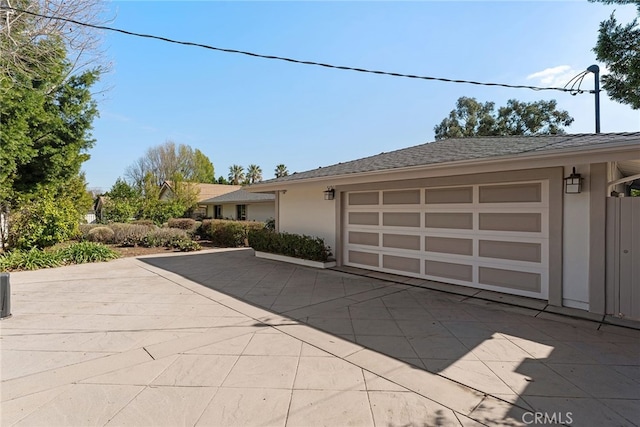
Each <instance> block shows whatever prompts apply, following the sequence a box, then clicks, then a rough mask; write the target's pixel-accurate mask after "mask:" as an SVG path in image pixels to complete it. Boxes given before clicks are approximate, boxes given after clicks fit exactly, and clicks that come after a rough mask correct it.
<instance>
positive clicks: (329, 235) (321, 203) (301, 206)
mask: <svg viewBox="0 0 640 427" xmlns="http://www.w3.org/2000/svg"><path fill="white" fill-rule="evenodd" d="M326 189H327V187H326V185H324V186H318V185H296V186H295V187H292V188H290V189H287V192H286V193H284V192H281V193H280V196H279V200H280V209H279V216H280V218H278V221H279V222H278V225H279V231H281V232H286V233H295V234H306V235H309V236H314V237H321V238H323V239H324V241H325V244H327V245H329V246H330V247H331V252H332V253H333V254H334V255H335V253H336V200H324V191H325V190H326ZM337 198H338V194H336V199H337Z"/></svg>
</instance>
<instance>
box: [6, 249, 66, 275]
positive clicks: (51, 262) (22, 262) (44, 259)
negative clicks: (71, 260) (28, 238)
mask: <svg viewBox="0 0 640 427" xmlns="http://www.w3.org/2000/svg"><path fill="white" fill-rule="evenodd" d="M60 265H62V261H61V259H60V256H59V254H58V253H57V252H52V251H43V250H41V249H38V248H35V247H34V248H31V249H30V250H28V251H26V250H22V249H14V250H12V251H10V252H7V253H4V254H2V255H0V271H14V270H37V269H39V268H49V267H58V266H60Z"/></svg>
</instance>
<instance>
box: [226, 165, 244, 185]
mask: <svg viewBox="0 0 640 427" xmlns="http://www.w3.org/2000/svg"><path fill="white" fill-rule="evenodd" d="M242 181H244V168H243V167H242V166H240V165H231V166H229V183H231V184H233V185H238V184H240V183H241V182H242Z"/></svg>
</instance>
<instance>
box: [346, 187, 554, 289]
mask: <svg viewBox="0 0 640 427" xmlns="http://www.w3.org/2000/svg"><path fill="white" fill-rule="evenodd" d="M354 194H359V195H360V196H358V197H352V196H353V195H354ZM347 196H348V198H347V200H349V201H350V202H351V201H353V202H354V203H353V204H351V203H348V204H346V205H345V206H344V209H345V210H346V212H345V219H346V220H345V221H344V224H345V225H344V227H345V229H344V232H345V238H344V240H343V241H344V242H345V243H344V245H345V250H344V254H345V260H344V262H345V264H346V265H354V266H357V267H361V268H369V269H371V270H375V271H382V272H390V273H394V274H404V275H406V276H410V277H420V278H425V279H429V280H438V281H442V282H448V283H453V284H457V285H462V286H469V287H474V288H479V289H487V290H492V291H498V292H505V293H511V294H515V295H524V296H528V297H534V298H542V299H546V298H547V296H548V287H549V204H548V203H549V183H548V181H535V182H517V183H496V184H470V185H458V186H456V187H447V188H443V187H438V188H422V189H420V188H418V189H414V188H407V189H396V190H380V191H371V190H367V191H363V192H360V193H355V192H354V193H348V194H347ZM365 201H366V202H367V203H374V202H376V203H377V202H380V203H379V204H378V205H377V206H373V205H365V204H358V203H364V202H365ZM417 201H420V202H419V203H417V204H416V202H417Z"/></svg>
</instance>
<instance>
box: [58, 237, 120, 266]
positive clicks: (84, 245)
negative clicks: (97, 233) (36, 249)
mask: <svg viewBox="0 0 640 427" xmlns="http://www.w3.org/2000/svg"><path fill="white" fill-rule="evenodd" d="M58 257H59V259H60V260H62V261H63V262H64V263H68V264H84V263H87V262H101V261H109V260H111V259H115V258H118V257H119V255H118V253H117V252H115V251H113V250H112V249H110V248H108V247H107V246H104V245H101V244H100V243H95V242H78V243H74V244H72V245H69V246H68V247H66V248H64V249H61V250H59V251H58Z"/></svg>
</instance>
